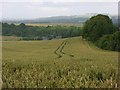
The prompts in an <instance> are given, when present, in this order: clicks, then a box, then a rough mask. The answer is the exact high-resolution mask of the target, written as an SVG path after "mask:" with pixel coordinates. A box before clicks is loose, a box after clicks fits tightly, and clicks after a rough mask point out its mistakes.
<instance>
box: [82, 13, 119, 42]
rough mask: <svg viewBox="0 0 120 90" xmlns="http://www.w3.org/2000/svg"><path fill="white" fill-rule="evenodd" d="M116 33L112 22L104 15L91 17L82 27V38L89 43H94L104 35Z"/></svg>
mask: <svg viewBox="0 0 120 90" xmlns="http://www.w3.org/2000/svg"><path fill="white" fill-rule="evenodd" d="M116 31H117V28H116V27H115V26H114V25H113V23H112V20H111V19H110V18H109V17H108V16H106V15H101V14H99V15H97V16H93V17H91V18H90V19H89V20H87V21H86V22H85V25H84V27H83V37H84V38H86V39H87V40H90V41H93V42H94V41H96V40H98V39H99V38H100V37H102V36H103V35H105V34H112V33H114V32H116Z"/></svg>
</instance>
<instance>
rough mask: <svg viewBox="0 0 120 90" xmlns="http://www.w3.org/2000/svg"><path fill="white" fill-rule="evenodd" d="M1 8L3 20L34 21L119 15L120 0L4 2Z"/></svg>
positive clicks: (0, 4)
mask: <svg viewBox="0 0 120 90" xmlns="http://www.w3.org/2000/svg"><path fill="white" fill-rule="evenodd" d="M88 1H89V2H88ZM0 6H2V8H0V11H2V12H1V13H2V17H3V19H33V18H40V17H50V16H66V15H67V16H68V15H84V14H88V13H104V14H111V15H117V14H118V0H114V2H112V0H106V2H103V0H98V1H97V2H94V0H84V2H83V0H29V1H28V0H2V1H1V2H0Z"/></svg>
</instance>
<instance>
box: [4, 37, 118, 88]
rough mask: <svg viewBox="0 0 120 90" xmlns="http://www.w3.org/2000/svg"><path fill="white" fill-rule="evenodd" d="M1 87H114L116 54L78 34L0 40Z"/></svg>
mask: <svg viewBox="0 0 120 90" xmlns="http://www.w3.org/2000/svg"><path fill="white" fill-rule="evenodd" d="M2 49H3V60H2V80H3V84H2V86H3V88H114V87H117V81H116V80H117V69H118V68H117V66H118V53H117V52H113V51H106V50H101V49H98V48H96V47H95V46H94V45H93V44H91V43H90V42H87V41H85V40H83V39H82V37H74V38H66V39H57V40H43V41H3V45H2Z"/></svg>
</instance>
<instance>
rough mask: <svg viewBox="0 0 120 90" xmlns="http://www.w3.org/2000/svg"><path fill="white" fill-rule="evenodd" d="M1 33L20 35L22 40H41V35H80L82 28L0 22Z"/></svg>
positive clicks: (51, 36) (51, 37) (64, 36)
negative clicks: (0, 23)
mask: <svg viewBox="0 0 120 90" xmlns="http://www.w3.org/2000/svg"><path fill="white" fill-rule="evenodd" d="M2 35H3V36H16V37H22V39H24V40H33V39H36V40H41V39H43V37H44V38H47V39H53V38H56V37H61V38H67V37H74V36H80V35H82V30H81V28H80V27H76V26H60V25H57V26H49V25H48V26H27V25H25V24H24V23H21V24H19V25H15V24H8V23H2Z"/></svg>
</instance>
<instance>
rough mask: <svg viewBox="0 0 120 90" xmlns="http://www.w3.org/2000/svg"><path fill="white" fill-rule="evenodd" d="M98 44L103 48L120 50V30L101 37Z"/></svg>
mask: <svg viewBox="0 0 120 90" xmlns="http://www.w3.org/2000/svg"><path fill="white" fill-rule="evenodd" d="M96 45H97V46H98V47H99V48H102V49H106V50H115V51H120V32H119V31H118V32H115V33H114V34H111V35H105V36H103V37H101V38H100V39H99V40H98V41H97V43H96Z"/></svg>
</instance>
